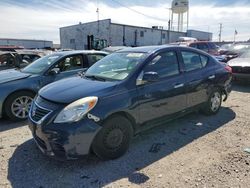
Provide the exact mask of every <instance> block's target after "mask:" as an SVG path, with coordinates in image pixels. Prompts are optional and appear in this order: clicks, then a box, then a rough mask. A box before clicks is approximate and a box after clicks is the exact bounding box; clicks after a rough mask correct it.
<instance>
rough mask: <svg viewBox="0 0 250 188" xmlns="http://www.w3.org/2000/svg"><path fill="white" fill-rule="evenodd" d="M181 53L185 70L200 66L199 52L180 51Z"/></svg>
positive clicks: (199, 67)
mask: <svg viewBox="0 0 250 188" xmlns="http://www.w3.org/2000/svg"><path fill="white" fill-rule="evenodd" d="M181 55H182V58H183V62H184V64H185V68H186V71H187V72H190V71H193V70H196V69H201V68H202V63H201V58H200V55H199V54H197V53H194V52H188V51H182V52H181Z"/></svg>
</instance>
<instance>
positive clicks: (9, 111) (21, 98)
mask: <svg viewBox="0 0 250 188" xmlns="http://www.w3.org/2000/svg"><path fill="white" fill-rule="evenodd" d="M34 96H35V95H34V94H33V93H32V92H29V91H19V92H16V93H13V94H11V95H10V96H9V97H8V98H7V99H6V101H5V103H4V112H5V115H6V116H7V118H9V119H11V120H13V121H23V120H26V119H27V118H28V112H29V109H30V106H31V103H32V100H33V98H34Z"/></svg>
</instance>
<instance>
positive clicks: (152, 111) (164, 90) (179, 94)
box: [137, 51, 186, 124]
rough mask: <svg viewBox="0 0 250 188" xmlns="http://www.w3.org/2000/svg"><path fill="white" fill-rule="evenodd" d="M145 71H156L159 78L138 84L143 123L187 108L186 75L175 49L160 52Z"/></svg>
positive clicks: (141, 120)
mask: <svg viewBox="0 0 250 188" xmlns="http://www.w3.org/2000/svg"><path fill="white" fill-rule="evenodd" d="M143 72H144V73H145V72H156V73H158V75H159V80H158V81H156V82H152V83H147V84H144V85H139V86H137V89H138V93H139V113H140V123H141V124H144V123H146V122H149V123H150V122H151V121H153V122H155V121H156V122H157V120H160V119H161V118H162V117H165V116H168V115H172V114H174V113H176V112H180V111H182V110H184V109H185V108H186V94H185V77H184V75H183V74H182V73H181V72H180V68H179V62H178V58H177V54H176V52H175V51H166V52H162V53H159V54H158V55H156V56H155V57H154V58H153V60H152V61H150V62H149V64H148V65H146V67H145V68H144V70H143Z"/></svg>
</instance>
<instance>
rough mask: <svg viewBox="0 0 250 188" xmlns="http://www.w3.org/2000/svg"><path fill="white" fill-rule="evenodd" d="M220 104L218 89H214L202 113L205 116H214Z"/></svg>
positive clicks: (220, 96)
mask: <svg viewBox="0 0 250 188" xmlns="http://www.w3.org/2000/svg"><path fill="white" fill-rule="evenodd" d="M221 103H222V93H221V91H220V90H219V89H214V90H213V92H212V93H211V95H210V96H209V98H208V101H207V102H206V104H205V106H204V108H203V109H202V111H203V112H204V113H205V114H206V115H214V114H217V113H218V112H219V110H220V107H221Z"/></svg>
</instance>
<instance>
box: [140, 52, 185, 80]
mask: <svg viewBox="0 0 250 188" xmlns="http://www.w3.org/2000/svg"><path fill="white" fill-rule="evenodd" d="M144 72H157V73H158V75H159V77H160V78H164V77H169V76H174V75H177V74H179V73H180V72H179V65H178V60H177V56H176V53H175V52H163V53H160V54H159V55H157V56H156V57H155V58H154V59H153V60H152V61H151V62H150V63H149V64H148V65H147V66H146V68H145V69H144Z"/></svg>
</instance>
